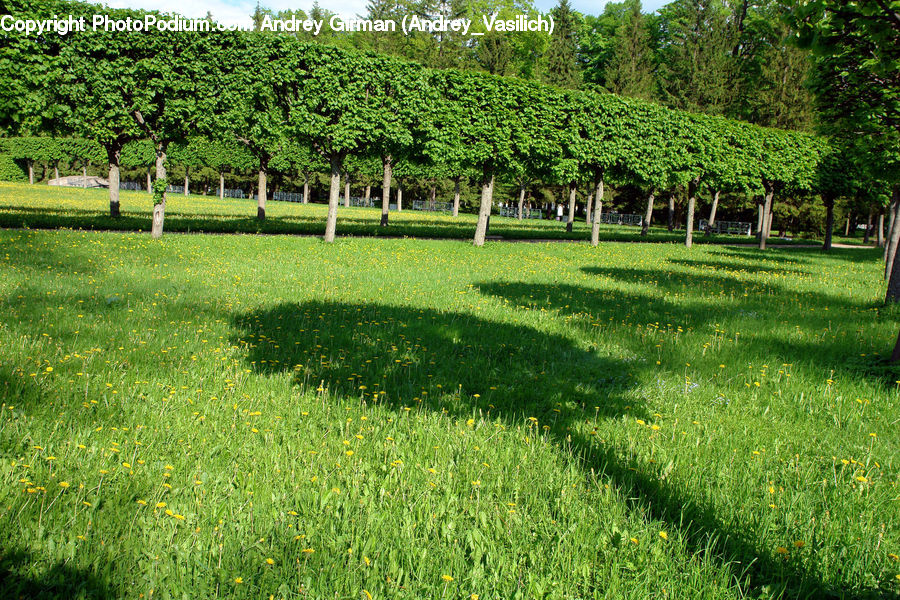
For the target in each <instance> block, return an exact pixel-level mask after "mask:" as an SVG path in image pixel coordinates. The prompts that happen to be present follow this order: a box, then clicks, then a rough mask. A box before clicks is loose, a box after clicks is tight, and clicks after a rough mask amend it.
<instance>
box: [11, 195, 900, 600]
mask: <svg viewBox="0 0 900 600" xmlns="http://www.w3.org/2000/svg"><path fill="white" fill-rule="evenodd" d="M129 203H130V199H128V198H127V197H125V198H123V208H124V209H126V210H128V206H129ZM174 204H175V201H174V200H173V205H174ZM271 206H272V209H271V211H272V213H273V215H274V214H275V213H276V212H277V210H279V209H278V208H276V206H277V205H275V204H274V203H273V204H272V205H271ZM291 208H292V209H293V207H291ZM173 212H177V209H175V208H173ZM403 214H404V217H405V215H406V213H403ZM397 217H398V218H397V220H398V221H399V220H401V219H400V217H399V215H398V216H397ZM170 218H171V217H170ZM392 218H393V215H392ZM172 220H173V221H174V220H175V219H174V218H172ZM273 220H274V219H273ZM169 222H170V221H169V220H168V219H167V223H169ZM339 227H340V224H339ZM879 257H880V250H870V249H853V250H835V251H833V252H831V253H830V254H827V255H825V254H823V253H822V252H820V251H818V250H812V249H797V248H795V249H770V250H768V251H766V252H759V251H757V250H755V249H749V248H738V247H727V246H712V245H705V246H698V247H694V248H693V249H692V250H686V249H685V248H683V247H682V246H679V245H677V244H601V245H600V246H599V247H597V248H591V247H590V246H589V245H587V244H552V243H544V244H501V243H488V244H487V245H486V246H485V247H484V248H480V249H479V248H474V247H472V246H471V244H469V243H466V242H458V241H425V240H404V239H340V240H338V241H337V242H335V243H334V244H324V243H323V242H321V241H320V240H318V239H314V238H305V237H291V236H277V235H273V236H208V235H191V236H184V235H171V236H165V237H164V238H163V239H162V240H160V241H158V242H153V241H152V240H151V239H150V236H149V235H146V234H140V233H111V232H86V231H68V230H61V231H29V230H22V229H19V230H3V231H0V314H2V315H3V319H2V322H0V411H2V414H0V529H2V531H3V532H4V538H3V540H2V542H0V590H2V591H0V596H5V597H20V596H26V597H29V596H31V597H37V596H40V597H60V598H77V597H83V598H87V597H101V598H102V597H130V598H156V597H160V598H174V597H214V596H215V597H229V598H270V597H274V598H325V597H328V598H356V599H369V598H448V599H449V598H469V599H475V598H482V599H487V598H497V599H501V598H502V599H507V598H747V597H749V598H779V597H784V598H796V597H802V598H822V597H835V598H866V597H872V598H885V597H896V596H897V595H898V593H900V562H898V554H900V453H898V449H900V427H898V426H897V425H898V421H897V418H898V417H897V415H898V414H900V411H898V409H900V373H898V371H897V369H896V368H894V367H890V366H886V365H885V364H884V363H883V360H882V357H883V356H885V355H886V354H887V353H888V352H889V350H890V348H891V347H892V343H893V341H894V339H895V337H896V334H897V330H898V327H900V312H898V311H897V310H896V309H894V308H885V307H884V306H883V305H882V299H883V296H884V290H883V285H884V284H883V282H882V281H881V278H880V273H881V266H880V263H879Z"/></svg>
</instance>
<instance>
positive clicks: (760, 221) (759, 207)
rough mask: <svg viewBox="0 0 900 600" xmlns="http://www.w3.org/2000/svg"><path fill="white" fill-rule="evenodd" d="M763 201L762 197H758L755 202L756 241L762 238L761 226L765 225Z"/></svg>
mask: <svg viewBox="0 0 900 600" xmlns="http://www.w3.org/2000/svg"><path fill="white" fill-rule="evenodd" d="M764 210H765V200H764V199H763V197H760V198H759V199H758V200H757V201H756V213H757V214H756V239H757V240H758V239H759V238H761V237H762V234H763V226H764V225H765V213H764V212H763V211H764Z"/></svg>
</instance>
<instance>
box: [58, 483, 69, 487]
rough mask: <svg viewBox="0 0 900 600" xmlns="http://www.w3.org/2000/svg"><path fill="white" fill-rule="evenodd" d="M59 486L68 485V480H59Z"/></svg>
mask: <svg viewBox="0 0 900 600" xmlns="http://www.w3.org/2000/svg"><path fill="white" fill-rule="evenodd" d="M59 487H61V488H67V487H69V482H68V481H60V482H59Z"/></svg>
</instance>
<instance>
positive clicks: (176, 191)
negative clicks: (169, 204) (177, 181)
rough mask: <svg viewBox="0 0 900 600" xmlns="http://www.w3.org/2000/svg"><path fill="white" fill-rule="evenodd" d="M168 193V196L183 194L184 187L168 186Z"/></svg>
mask: <svg viewBox="0 0 900 600" xmlns="http://www.w3.org/2000/svg"><path fill="white" fill-rule="evenodd" d="M166 193H168V194H183V193H184V186H183V185H168V186H166Z"/></svg>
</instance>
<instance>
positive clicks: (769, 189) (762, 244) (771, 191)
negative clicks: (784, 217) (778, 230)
mask: <svg viewBox="0 0 900 600" xmlns="http://www.w3.org/2000/svg"><path fill="white" fill-rule="evenodd" d="M763 187H764V188H765V190H766V197H765V202H764V203H763V207H762V217H763V224H762V230H761V231H760V236H759V249H760V250H765V249H766V238H768V237H769V225H770V224H771V221H770V220H769V217H768V215H769V213H770V212H772V197H773V196H774V195H775V183H774V182H772V181H769V180H768V179H764V180H763Z"/></svg>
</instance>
